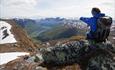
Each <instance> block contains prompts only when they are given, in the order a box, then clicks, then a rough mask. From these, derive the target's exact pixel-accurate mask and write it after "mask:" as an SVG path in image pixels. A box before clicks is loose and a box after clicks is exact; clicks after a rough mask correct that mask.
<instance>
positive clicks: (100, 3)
mask: <svg viewBox="0 0 115 70" xmlns="http://www.w3.org/2000/svg"><path fill="white" fill-rule="evenodd" d="M1 1H2V2H1V6H0V9H1V10H2V11H1V16H2V17H16V16H18V17H19V16H21V17H32V16H46V17H51V16H62V17H80V16H91V13H90V10H91V8H92V7H99V8H100V9H101V10H102V12H104V13H106V14H107V15H110V16H112V17H114V15H115V11H114V10H115V9H114V5H115V1H114V0H80V1H79V0H1ZM114 18H115V17H114Z"/></svg>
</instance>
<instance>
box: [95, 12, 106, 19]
mask: <svg viewBox="0 0 115 70" xmlns="http://www.w3.org/2000/svg"><path fill="white" fill-rule="evenodd" d="M103 16H105V14H104V13H99V14H96V15H95V16H94V17H96V18H99V17H103Z"/></svg>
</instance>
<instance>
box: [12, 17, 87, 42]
mask: <svg viewBox="0 0 115 70" xmlns="http://www.w3.org/2000/svg"><path fill="white" fill-rule="evenodd" d="M14 20H15V21H16V23H17V24H19V25H20V26H21V27H23V28H24V29H25V30H26V31H27V33H28V34H29V35H30V36H31V37H32V38H34V39H37V40H41V41H48V40H54V39H57V38H58V39H59V38H67V37H71V36H74V35H76V34H77V33H82V34H83V35H84V33H83V31H86V30H87V26H86V24H84V23H83V22H81V21H80V20H76V19H65V18H59V17H57V18H45V19H36V20H35V19H34V20H33V19H14ZM79 29H83V31H80V30H79Z"/></svg>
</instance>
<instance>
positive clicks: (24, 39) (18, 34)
mask: <svg viewBox="0 0 115 70" xmlns="http://www.w3.org/2000/svg"><path fill="white" fill-rule="evenodd" d="M0 22H6V23H8V24H9V25H11V29H10V31H11V33H12V35H14V38H15V40H16V42H14V43H9V42H8V43H1V44H0V52H2V53H3V52H14V51H23V52H24V51H26V52H33V51H35V49H36V48H37V46H36V45H35V44H34V43H33V42H32V40H31V39H30V38H29V37H28V35H27V33H26V32H25V31H24V30H23V29H22V28H21V27H19V26H18V25H16V22H15V21H13V20H10V19H9V20H0ZM1 24H3V23H1ZM4 28H6V32H5V33H3V34H4V35H6V37H4V39H5V38H8V37H7V34H8V33H7V27H6V25H4V26H1V29H2V30H1V31H3V32H4V31H5V30H4ZM8 40H9V39H8ZM8 40H7V41H8ZM2 41H3V38H2V39H1V42H2ZM9 41H11V40H9Z"/></svg>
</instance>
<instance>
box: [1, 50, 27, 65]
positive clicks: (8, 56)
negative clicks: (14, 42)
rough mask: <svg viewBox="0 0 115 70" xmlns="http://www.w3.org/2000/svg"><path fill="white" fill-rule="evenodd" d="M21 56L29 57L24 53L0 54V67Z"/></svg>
mask: <svg viewBox="0 0 115 70" xmlns="http://www.w3.org/2000/svg"><path fill="white" fill-rule="evenodd" d="M23 55H29V53H26V52H9V53H0V65H2V64H6V63H8V62H9V61H12V60H14V59H16V58H18V57H19V56H23Z"/></svg>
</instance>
